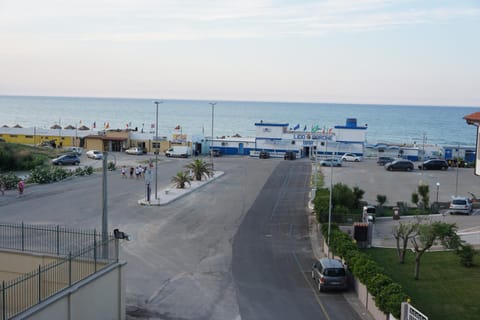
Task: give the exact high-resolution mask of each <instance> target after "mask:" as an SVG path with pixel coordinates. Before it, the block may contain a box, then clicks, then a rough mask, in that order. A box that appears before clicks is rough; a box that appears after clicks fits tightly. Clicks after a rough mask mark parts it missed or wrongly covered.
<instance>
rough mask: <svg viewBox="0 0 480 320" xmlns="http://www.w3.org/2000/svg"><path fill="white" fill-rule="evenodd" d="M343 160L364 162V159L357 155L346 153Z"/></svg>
mask: <svg viewBox="0 0 480 320" xmlns="http://www.w3.org/2000/svg"><path fill="white" fill-rule="evenodd" d="M342 160H343V161H354V162H359V161H362V157H360V156H357V155H356V154H354V153H345V154H344V155H343V156H342Z"/></svg>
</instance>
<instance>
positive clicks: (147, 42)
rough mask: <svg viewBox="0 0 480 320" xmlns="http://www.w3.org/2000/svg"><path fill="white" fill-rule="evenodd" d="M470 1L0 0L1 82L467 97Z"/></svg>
mask: <svg viewBox="0 0 480 320" xmlns="http://www.w3.org/2000/svg"><path fill="white" fill-rule="evenodd" d="M479 57H480V1H478V0H470V1H467V0H450V1H443V0H417V1H412V0H385V1H380V0H318V1H315V0H278V1H277V0H211V1H210V0H68V1H64V0H42V1H39V0H0V95H40V96H75V97H129V98H159V99H205V100H242V101H285V102H287V101H291V102H338V103H369V104H414V105H450V106H480V59H479Z"/></svg>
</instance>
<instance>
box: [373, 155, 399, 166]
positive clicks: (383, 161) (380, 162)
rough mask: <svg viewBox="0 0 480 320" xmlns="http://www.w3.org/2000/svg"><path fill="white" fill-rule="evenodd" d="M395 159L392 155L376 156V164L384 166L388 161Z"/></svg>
mask: <svg viewBox="0 0 480 320" xmlns="http://www.w3.org/2000/svg"><path fill="white" fill-rule="evenodd" d="M393 161H395V158H392V157H378V160H377V164H378V165H380V166H384V165H386V164H387V163H389V162H393Z"/></svg>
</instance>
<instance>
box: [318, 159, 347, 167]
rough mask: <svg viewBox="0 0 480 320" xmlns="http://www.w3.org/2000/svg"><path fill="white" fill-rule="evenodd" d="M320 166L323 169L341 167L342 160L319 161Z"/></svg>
mask: <svg viewBox="0 0 480 320" xmlns="http://www.w3.org/2000/svg"><path fill="white" fill-rule="evenodd" d="M320 165H321V166H324V167H341V166H342V159H335V158H329V159H325V160H322V161H320Z"/></svg>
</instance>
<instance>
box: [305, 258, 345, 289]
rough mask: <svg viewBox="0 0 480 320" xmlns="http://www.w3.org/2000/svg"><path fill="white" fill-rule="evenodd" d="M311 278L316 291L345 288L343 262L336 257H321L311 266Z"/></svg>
mask: <svg viewBox="0 0 480 320" xmlns="http://www.w3.org/2000/svg"><path fill="white" fill-rule="evenodd" d="M312 279H313V280H314V281H315V282H316V283H317V285H318V291H324V290H325V289H327V290H328V289H339V290H347V288H348V284H347V275H346V272H345V267H344V266H343V263H342V262H341V261H339V260H336V259H329V258H322V259H320V260H318V261H317V262H315V264H314V265H313V266H312Z"/></svg>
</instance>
